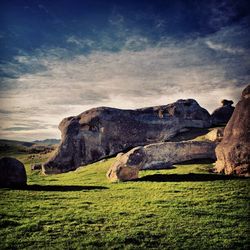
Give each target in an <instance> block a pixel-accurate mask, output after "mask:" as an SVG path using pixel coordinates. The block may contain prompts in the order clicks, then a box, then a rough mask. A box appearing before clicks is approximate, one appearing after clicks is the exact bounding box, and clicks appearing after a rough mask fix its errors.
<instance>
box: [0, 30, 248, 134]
mask: <svg viewBox="0 0 250 250" xmlns="http://www.w3.org/2000/svg"><path fill="white" fill-rule="evenodd" d="M235 30H236V29H226V30H225V29H224V30H220V31H219V32H217V33H215V34H213V35H208V36H205V37H202V38H189V39H186V40H183V41H178V40H174V39H169V38H166V37H164V38H162V39H161V40H160V41H159V43H158V44H156V45H152V44H151V43H150V41H148V39H147V38H146V37H143V36H139V35H138V36H134V35H133V36H130V37H127V40H126V41H127V42H125V44H124V45H123V47H122V48H121V49H120V50H119V51H118V52H116V53H114V52H108V51H101V50H100V49H98V48H97V49H96V50H94V44H93V43H92V42H91V41H88V40H86V39H83V38H81V37H76V36H72V37H68V38H67V42H68V43H73V44H75V46H79V47H82V46H90V47H93V48H92V52H91V53H89V54H88V55H83V54H77V55H72V54H71V52H70V50H67V49H63V48H44V49H39V50H36V51H35V52H34V53H33V54H30V55H27V54H21V55H19V56H17V57H16V58H15V62H12V63H8V64H6V65H5V68H4V70H5V72H7V73H8V74H9V75H15V76H16V78H5V79H4V81H3V82H2V84H1V93H0V104H1V111H0V117H1V120H2V124H1V133H0V136H1V137H5V138H7V137H8V138H11V137H13V138H19V139H24V137H28V138H31V139H36V138H46V137H53V138H54V137H58V136H59V131H58V129H57V128H56V126H57V124H58V123H59V122H60V120H61V119H62V118H64V117H65V116H70V115H74V114H78V113H81V112H82V111H84V110H86V109H89V108H91V107H94V106H113V107H118V108H138V107H143V106H151V105H161V104H167V103H170V102H173V101H176V100H177V99H179V98H195V99H196V100H197V101H198V102H199V103H200V104H201V105H202V106H204V107H206V108H207V109H208V110H209V111H212V110H213V109H214V108H216V107H218V105H220V100H221V99H223V98H228V99H233V100H234V101H235V102H236V101H237V99H238V98H239V95H240V92H241V89H242V87H244V86H245V85H246V84H247V83H248V82H249V81H250V76H249V72H248V70H247V65H248V64H249V62H248V57H249V51H248V50H247V49H246V48H245V44H244V43H243V42H245V43H246V40H244V39H246V38H244V37H243V38H242V40H243V41H242V43H240V44H238V45H237V47H236V46H235V44H234V41H235V39H236V36H235V37H234V34H235ZM228 38H230V39H228ZM237 39H238V33H237ZM211 50H212V51H211ZM243 50H244V53H242V51H243ZM212 52H213V53H212ZM218 53H220V55H218ZM239 65H241V67H239ZM29 123H30V125H29ZM17 124H24V125H17Z"/></svg>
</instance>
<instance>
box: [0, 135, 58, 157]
mask: <svg viewBox="0 0 250 250" xmlns="http://www.w3.org/2000/svg"><path fill="white" fill-rule="evenodd" d="M59 142H60V140H57V139H46V140H36V141H33V142H25V141H15V140H4V139H0V153H1V155H2V154H4V153H6V152H27V153H39V152H48V151H51V150H53V149H54V148H55V147H56V146H57V145H58V144H59Z"/></svg>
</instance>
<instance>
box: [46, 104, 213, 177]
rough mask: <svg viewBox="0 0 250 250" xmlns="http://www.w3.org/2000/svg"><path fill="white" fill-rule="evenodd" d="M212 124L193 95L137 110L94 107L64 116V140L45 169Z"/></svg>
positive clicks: (63, 167)
mask: <svg viewBox="0 0 250 250" xmlns="http://www.w3.org/2000/svg"><path fill="white" fill-rule="evenodd" d="M210 125H211V119H210V115H209V113H208V112H207V111H206V110H205V109H203V108H201V107H200V106H199V104H198V103H197V102H196V101H195V100H193V99H187V100H178V101H177V102H175V103H172V104H169V105H164V106H157V107H149V108H143V109H136V110H121V109H114V108H107V107H100V108H94V109H91V110H88V111H85V112H83V113H82V114H80V115H78V116H72V117H68V118H65V119H63V120H62V122H61V123H60V125H59V129H60V130H61V134H62V140H61V144H60V145H59V147H58V149H57V151H56V153H55V154H54V156H53V157H52V158H51V159H50V160H49V161H48V162H47V163H45V164H44V165H43V172H44V173H45V174H52V173H62V172H67V171H70V170H75V169H76V168H77V167H79V166H81V165H86V164H89V163H92V162H95V161H98V160H100V159H102V158H105V157H107V156H112V155H114V154H117V153H118V152H121V151H123V150H127V149H129V148H133V147H135V146H138V145H140V146H141V145H146V144H150V143H154V142H159V141H165V140H167V139H169V138H171V137H172V136H174V135H175V134H177V133H178V132H180V131H182V129H184V128H189V127H197V128H204V127H209V126H210Z"/></svg>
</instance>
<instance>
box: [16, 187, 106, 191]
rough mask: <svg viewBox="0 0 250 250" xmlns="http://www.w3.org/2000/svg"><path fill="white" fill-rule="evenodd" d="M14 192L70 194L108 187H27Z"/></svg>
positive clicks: (17, 188) (18, 188)
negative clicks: (71, 192)
mask: <svg viewBox="0 0 250 250" xmlns="http://www.w3.org/2000/svg"><path fill="white" fill-rule="evenodd" d="M11 189H15V190H28V191H58V192H70V191H90V190H103V189H108V187H103V186H77V185H70V186H59V185H44V186H43V185H27V186H22V187H14V188H11Z"/></svg>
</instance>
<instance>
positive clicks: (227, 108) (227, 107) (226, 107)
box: [211, 99, 234, 126]
mask: <svg viewBox="0 0 250 250" xmlns="http://www.w3.org/2000/svg"><path fill="white" fill-rule="evenodd" d="M221 103H222V106H221V107H219V108H217V109H216V110H214V112H213V113H212V115H211V119H212V124H213V125H214V126H218V125H221V124H226V123H227V122H228V121H229V119H230V118H231V116H232V114H233V112H234V107H233V106H232V105H233V101H231V100H225V99H224V100H222V101H221Z"/></svg>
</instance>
